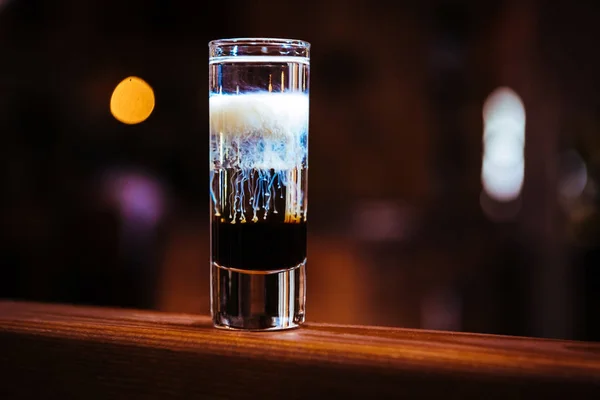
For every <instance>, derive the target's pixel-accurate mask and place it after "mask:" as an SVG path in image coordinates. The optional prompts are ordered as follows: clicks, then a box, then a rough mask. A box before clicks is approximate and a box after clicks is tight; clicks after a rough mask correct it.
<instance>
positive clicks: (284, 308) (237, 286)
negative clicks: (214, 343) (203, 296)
mask: <svg viewBox="0 0 600 400" xmlns="http://www.w3.org/2000/svg"><path fill="white" fill-rule="evenodd" d="M211 276H212V282H211V283H212V285H211V314H212V318H213V323H214V325H215V327H217V328H223V329H244V330H255V331H270V330H281V329H291V328H296V327H298V326H300V325H301V324H302V323H303V322H304V303H305V300H306V284H305V282H306V260H304V261H303V262H302V263H300V264H298V265H296V266H295V267H293V268H289V269H281V270H276V271H248V270H240V269H233V268H226V267H223V266H220V265H218V264H216V263H212V266H211Z"/></svg>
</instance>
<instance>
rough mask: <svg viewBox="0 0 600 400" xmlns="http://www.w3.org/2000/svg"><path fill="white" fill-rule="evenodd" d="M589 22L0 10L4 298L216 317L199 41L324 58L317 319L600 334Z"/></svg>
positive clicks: (353, 5)
mask: <svg viewBox="0 0 600 400" xmlns="http://www.w3.org/2000/svg"><path fill="white" fill-rule="evenodd" d="M488 3H489V4H488ZM599 11H600V6H599V5H598V2H594V1H581V2H568V1H566V0H557V1H552V2H548V1H532V0H525V1H519V0H514V1H508V0H506V1H497V2H482V1H466V0H463V1H449V0H448V1H443V0H438V1H434V0H420V1H403V2H397V3H395V4H394V3H393V2H388V1H382V0H369V1H366V0H364V1H363V0H356V1H344V0H329V1H317V0H307V1H304V2H302V3H298V2H284V1H281V2H277V3H274V2H269V1H262V0H255V1H247V0H246V1H243V0H230V1H227V2H221V3H214V2H213V3H210V4H208V3H207V5H205V4H204V3H202V2H197V1H196V2H194V1H168V0H130V1H116V0H87V1H79V0H54V1H43V0H12V1H11V0H0V138H1V141H0V154H1V156H0V161H1V163H2V164H1V168H0V174H1V180H0V182H1V184H2V196H1V198H0V199H1V200H0V201H1V202H2V208H1V222H2V229H1V231H0V234H1V238H2V240H1V241H0V297H3V298H13V299H28V300H35V301H47V302H67V303H78V304H96V305H103V306H104V305H106V306H119V307H135V308H152V309H158V310H165V311H175V312H192V313H207V312H208V291H209V280H208V274H209V230H208V99H207V90H208V88H207V78H208V66H207V61H208V54H207V50H208V49H207V42H208V41H209V40H211V39H218V38H226V37H239V36H261V37H265V36H270V37H291V38H298V39H304V40H308V41H309V42H311V43H312V46H313V47H312V55H311V59H312V60H311V73H312V74H311V126H310V164H311V175H310V208H309V210H310V211H309V214H310V215H311V218H310V221H311V222H310V227H309V231H310V233H309V285H308V312H307V316H308V319H309V320H310V321H320V322H332V323H351V324H375V325H387V326H401V327H421V328H427V329H440V330H460V331H471V332H486V333H499V334H509V335H530V336H540V337H556V338H571V339H582V340H600V314H598V310H600V230H599V225H598V221H599V214H598V211H599V210H598V206H599V202H598V200H599V197H598V196H599V194H598V179H600V96H598V94H599V93H600V74H599V73H598V71H600V59H599V52H598V50H597V41H598V38H600V27H599V24H598V23H597V21H598V17H600V13H599ZM128 76H138V77H141V78H142V79H144V80H145V81H146V82H148V83H149V84H150V85H151V86H152V88H153V89H154V93H155V96H156V107H155V109H154V111H153V113H152V114H151V116H150V117H149V118H148V119H147V120H146V121H144V122H143V123H140V124H137V125H125V124H122V123H120V122H118V121H117V120H116V119H115V118H114V117H113V116H112V115H111V113H110V109H109V101H110V98H111V94H112V92H113V90H114V89H115V87H116V85H117V84H118V83H119V82H120V81H122V80H123V79H125V78H126V77H128ZM501 87H505V88H511V90H512V91H514V93H515V94H516V95H518V97H519V98H520V99H521V101H522V104H523V106H524V109H525V113H526V118H527V119H526V129H525V151H524V156H523V157H522V161H523V160H524V161H523V162H524V179H523V185H522V188H521V187H520V186H519V184H518V183H517V186H516V189H514V187H515V185H513V186H511V187H512V188H513V189H514V190H513V189H510V187H509V186H510V185H511V183H510V182H512V181H510V179H513V178H511V175H510V174H508V175H506V174H504V175H502V174H500V175H499V177H496V178H494V179H496V181H494V182H495V183H497V184H499V185H500V186H501V187H503V188H504V189H503V190H509V189H510V190H513V192H512V194H513V195H512V196H511V198H510V199H508V200H507V199H506V196H505V197H504V198H502V196H500V197H498V196H495V195H490V193H488V192H489V191H486V190H485V186H484V185H482V161H483V159H484V157H483V156H482V154H487V153H486V151H487V150H486V149H485V148H484V146H483V143H484V142H483V133H484V123H483V118H482V109H483V105H484V103H485V101H486V98H488V96H489V95H490V94H491V93H492V92H494V90H496V89H497V88H501ZM509 108H510V107H509ZM490 146H491V145H490ZM511 149H512V148H508V150H507V149H504V150H501V151H500V153H502V154H501V155H503V156H506V157H508V158H511V156H513V155H515V154H516V153H515V152H514V150H511ZM489 151H491V150H489ZM506 157H505V158H506ZM517 175H518V173H517ZM517 178H518V177H517ZM490 179H491V178H490ZM490 182H491V183H490ZM494 182H492V181H489V182H487V183H488V184H494ZM502 185H504V186H502ZM507 185H508V186H507ZM507 187H509V188H508V189H507ZM510 190H509V191H510ZM496 194H497V193H496Z"/></svg>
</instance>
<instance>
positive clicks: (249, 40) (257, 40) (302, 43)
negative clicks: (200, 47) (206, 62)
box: [208, 37, 310, 50]
mask: <svg viewBox="0 0 600 400" xmlns="http://www.w3.org/2000/svg"><path fill="white" fill-rule="evenodd" d="M231 45H238V46H239V45H241V46H268V45H271V46H284V45H287V46H292V47H296V48H299V49H307V50H310V43H309V42H307V41H306V40H299V39H285V38H269V37H239V38H227V39H216V40H211V41H210V42H208V47H209V48H215V47H219V46H231Z"/></svg>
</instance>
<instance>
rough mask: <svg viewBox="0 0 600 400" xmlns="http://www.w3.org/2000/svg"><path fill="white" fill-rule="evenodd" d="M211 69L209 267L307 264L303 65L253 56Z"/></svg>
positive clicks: (286, 59)
mask: <svg viewBox="0 0 600 400" xmlns="http://www.w3.org/2000/svg"><path fill="white" fill-rule="evenodd" d="M210 68H211V75H210V89H211V91H210V97H209V104H210V169H211V171H210V172H211V177H210V179H211V186H210V188H211V192H210V193H211V210H212V220H211V225H212V232H211V235H212V237H211V241H212V261H213V263H215V264H217V265H219V266H221V267H225V268H236V269H245V270H262V271H268V270H280V269H285V268H292V267H295V266H296V265H298V264H300V263H302V262H304V260H305V258H306V211H307V201H306V184H307V172H308V162H307V161H308V158H307V157H308V95H307V91H308V87H307V84H308V64H307V62H306V60H305V59H303V58H294V57H271V56H270V57H261V56H256V57H237V58H236V57H233V58H226V59H218V60H217V61H214V60H211V63H210Z"/></svg>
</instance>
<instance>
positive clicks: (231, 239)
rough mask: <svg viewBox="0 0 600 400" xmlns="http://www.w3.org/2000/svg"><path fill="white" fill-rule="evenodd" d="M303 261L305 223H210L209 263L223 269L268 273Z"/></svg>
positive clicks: (218, 219) (218, 220)
mask: <svg viewBox="0 0 600 400" xmlns="http://www.w3.org/2000/svg"><path fill="white" fill-rule="evenodd" d="M305 258H306V222H299V223H283V222H279V221H278V222H268V221H260V220H259V221H258V222H246V223H240V222H237V223H235V224H232V223H230V222H221V221H220V218H218V217H215V219H214V220H213V221H212V261H213V262H216V263H217V264H219V265H220V266H222V267H225V268H237V269H245V270H254V271H269V270H278V269H284V268H292V267H294V266H296V265H298V264H300V263H301V262H303V261H304V259H305Z"/></svg>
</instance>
